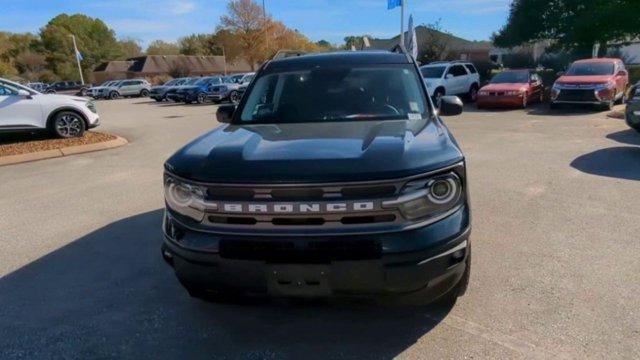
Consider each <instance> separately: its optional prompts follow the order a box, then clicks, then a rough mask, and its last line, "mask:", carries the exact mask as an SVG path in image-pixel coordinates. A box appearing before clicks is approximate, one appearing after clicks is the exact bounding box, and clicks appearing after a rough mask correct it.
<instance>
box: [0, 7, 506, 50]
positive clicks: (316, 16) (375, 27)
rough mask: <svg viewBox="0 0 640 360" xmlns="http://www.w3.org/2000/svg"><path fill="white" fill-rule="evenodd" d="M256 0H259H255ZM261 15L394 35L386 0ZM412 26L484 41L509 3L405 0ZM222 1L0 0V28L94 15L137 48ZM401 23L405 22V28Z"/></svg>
mask: <svg viewBox="0 0 640 360" xmlns="http://www.w3.org/2000/svg"><path fill="white" fill-rule="evenodd" d="M257 1H258V2H261V1H262V0H257ZM264 1H265V5H266V9H267V13H268V14H269V15H271V16H272V17H274V18H275V19H277V20H280V21H282V22H284V23H285V25H287V26H288V27H290V28H293V29H297V30H299V31H300V32H302V33H303V34H305V35H306V36H308V37H309V38H310V39H312V40H314V41H317V40H321V39H324V40H328V41H329V42H331V43H334V44H342V42H343V41H342V39H343V38H344V37H345V36H348V35H362V34H370V35H372V36H374V37H381V38H389V37H392V36H394V35H397V34H398V33H399V32H400V10H399V8H396V9H394V10H387V0H264ZM405 1H406V4H407V14H413V17H414V23H415V24H416V25H419V24H425V23H433V22H434V21H437V20H438V19H440V24H441V26H442V28H443V29H444V30H447V31H449V32H451V33H453V34H454V35H456V36H459V37H462V38H465V39H469V40H488V39H489V38H490V36H491V34H492V32H494V31H497V30H498V29H500V27H501V26H502V25H503V24H504V23H505V22H506V18H507V15H508V9H509V3H510V2H511V0H405ZM226 4H227V0H0V31H10V32H27V31H28V32H38V30H39V29H40V28H41V27H42V26H44V25H45V24H46V23H47V22H48V21H49V20H50V19H51V18H52V17H54V16H55V15H57V14H60V13H68V14H74V13H83V14H86V15H89V16H91V17H98V18H100V19H102V20H103V21H104V22H105V23H107V25H108V26H109V27H110V28H112V29H113V30H114V31H115V32H116V36H117V37H118V38H133V39H135V40H138V41H139V42H140V43H141V45H142V46H143V47H146V45H147V44H148V43H149V42H150V41H152V40H155V39H162V40H165V41H175V40H177V39H178V38H180V37H181V36H185V35H189V34H192V33H211V32H213V31H214V30H215V28H216V26H217V25H218V23H219V19H220V16H221V15H222V14H223V13H224V12H225V9H226ZM405 26H406V25H405Z"/></svg>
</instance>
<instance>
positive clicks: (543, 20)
mask: <svg viewBox="0 0 640 360" xmlns="http://www.w3.org/2000/svg"><path fill="white" fill-rule="evenodd" d="M639 13H640V1H638V0H581V1H567V0H514V1H513V2H512V3H511V8H510V12H509V18H508V20H507V24H506V25H505V26H504V27H503V28H502V29H501V30H500V31H499V32H498V33H496V34H494V36H493V40H494V42H495V44H496V45H498V46H501V47H514V46H517V45H521V44H523V43H526V42H535V41H539V40H554V46H555V47H556V48H560V49H565V50H568V49H576V50H578V51H581V52H584V53H587V52H590V50H591V48H592V47H593V45H594V44H595V43H600V44H602V48H601V49H602V50H601V51H603V52H604V51H606V44H607V43H609V42H615V41H625V40H630V39H632V38H635V37H637V36H640V27H638V14H639Z"/></svg>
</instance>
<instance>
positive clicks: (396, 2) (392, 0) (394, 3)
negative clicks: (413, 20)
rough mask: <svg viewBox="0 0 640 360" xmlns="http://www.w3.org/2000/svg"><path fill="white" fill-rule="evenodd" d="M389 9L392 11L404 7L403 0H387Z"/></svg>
mask: <svg viewBox="0 0 640 360" xmlns="http://www.w3.org/2000/svg"><path fill="white" fill-rule="evenodd" d="M387 1H388V2H387V9H388V10H391V9H393V8H396V7H398V6H402V0H387Z"/></svg>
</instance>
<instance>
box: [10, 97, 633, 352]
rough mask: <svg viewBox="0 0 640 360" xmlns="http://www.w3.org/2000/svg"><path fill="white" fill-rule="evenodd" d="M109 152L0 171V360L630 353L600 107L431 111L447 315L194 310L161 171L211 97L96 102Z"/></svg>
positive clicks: (611, 129) (328, 309)
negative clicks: (460, 250) (174, 249)
mask: <svg viewBox="0 0 640 360" xmlns="http://www.w3.org/2000/svg"><path fill="white" fill-rule="evenodd" d="M98 108H99V110H100V112H101V114H102V117H103V126H102V127H101V128H100V130H103V131H110V132H114V133H117V134H119V135H122V136H124V137H126V138H127V139H129V141H130V142H131V143H130V144H129V145H127V146H125V147H121V148H118V149H113V150H109V151H105V152H98V153H91V154H84V155H78V156H72V157H68V158H59V159H52V160H45V161H41V162H35V163H27V164H21V165H13V166H9V167H0V358H2V359H7V358H13V357H17V358H28V359H36V358H83V359H86V358H167V359H176V358H186V357H189V358H248V359H262V358H269V359H280V358H288V359H299V358H318V359H328V358H381V359H385V358H391V357H396V356H398V357H401V358H416V359H418V358H522V357H534V358H585V357H586V358H608V359H610V358H638V357H640V345H638V344H640V310H639V309H640V281H639V278H640V275H639V274H640V261H639V260H638V254H639V253H640V240H639V237H638V234H640V201H638V199H640V182H639V181H640V134H637V133H635V132H632V131H630V130H628V129H627V128H626V126H625V125H624V122H623V121H622V120H615V119H608V118H606V117H605V116H604V115H603V114H602V113H593V112H589V111H573V112H569V113H567V114H564V113H561V112H556V113H551V114H550V113H548V112H547V111H546V110H545V108H544V107H539V108H535V109H533V110H528V111H527V112H524V111H521V110H514V111H499V112H477V111H474V110H473V109H468V110H469V111H467V112H466V113H465V114H463V115H462V116H460V117H456V118H449V119H447V120H446V121H447V123H448V124H449V126H450V128H451V129H452V130H453V132H454V133H455V134H456V136H457V138H458V140H459V142H460V143H461V146H462V147H463V149H464V150H465V152H466V154H467V156H468V162H469V174H470V186H471V192H472V207H473V211H474V213H473V215H474V219H473V226H474V229H473V236H472V238H473V244H474V257H473V271H472V276H471V287H470V289H469V292H468V293H467V296H465V297H463V298H461V299H460V300H459V301H458V304H457V305H456V306H455V307H453V308H452V309H442V308H433V307H400V306H389V305H386V306H377V305H375V304H370V303H360V302H328V303H327V302H294V303H290V302H274V303H266V304H265V303H263V304H244V305H228V304H209V303H204V302H201V301H198V300H193V299H190V298H189V297H188V296H187V295H186V293H185V292H184V291H182V289H181V288H180V287H179V285H178V284H177V281H176V280H175V278H174V277H173V274H172V272H171V270H170V269H169V268H168V267H167V266H165V265H164V263H163V262H162V260H161V258H160V253H159V245H160V243H161V235H160V223H161V208H162V206H163V201H162V191H161V188H162V186H161V178H162V163H163V161H164V159H166V158H167V157H168V156H169V155H170V154H171V153H172V152H173V151H175V150H176V149H177V148H179V147H180V146H181V145H182V144H184V143H185V142H187V141H188V140H190V139H193V138H195V137H196V136H198V135H199V134H201V133H203V132H205V131H207V130H209V129H212V128H213V127H215V126H216V122H215V120H214V111H215V107H214V106H210V105H207V106H181V105H173V104H156V103H152V102H149V101H147V100H144V99H132V100H118V101H111V102H108V101H105V102H99V104H98Z"/></svg>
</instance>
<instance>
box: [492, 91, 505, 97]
mask: <svg viewBox="0 0 640 360" xmlns="http://www.w3.org/2000/svg"><path fill="white" fill-rule="evenodd" d="M489 95H490V96H504V95H505V92H504V91H492V92H490V93H489Z"/></svg>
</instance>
